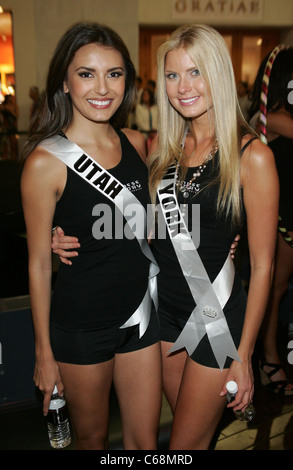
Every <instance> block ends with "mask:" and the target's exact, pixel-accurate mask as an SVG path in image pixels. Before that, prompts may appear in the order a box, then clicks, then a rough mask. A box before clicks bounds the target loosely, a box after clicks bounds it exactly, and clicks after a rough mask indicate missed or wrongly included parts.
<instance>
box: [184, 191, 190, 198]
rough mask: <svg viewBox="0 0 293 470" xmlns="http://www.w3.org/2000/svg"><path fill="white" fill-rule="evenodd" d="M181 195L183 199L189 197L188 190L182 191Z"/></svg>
mask: <svg viewBox="0 0 293 470" xmlns="http://www.w3.org/2000/svg"><path fill="white" fill-rule="evenodd" d="M183 197H184V199H187V198H188V197H189V192H188V191H184V193H183Z"/></svg>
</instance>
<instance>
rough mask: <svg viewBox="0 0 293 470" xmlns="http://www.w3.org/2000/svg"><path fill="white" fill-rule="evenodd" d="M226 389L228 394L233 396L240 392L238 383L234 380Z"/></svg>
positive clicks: (227, 384)
mask: <svg viewBox="0 0 293 470" xmlns="http://www.w3.org/2000/svg"><path fill="white" fill-rule="evenodd" d="M226 388H227V392H228V393H232V394H233V395H234V394H236V393H237V392H238V387H237V383H236V382H234V380H230V382H227V383H226Z"/></svg>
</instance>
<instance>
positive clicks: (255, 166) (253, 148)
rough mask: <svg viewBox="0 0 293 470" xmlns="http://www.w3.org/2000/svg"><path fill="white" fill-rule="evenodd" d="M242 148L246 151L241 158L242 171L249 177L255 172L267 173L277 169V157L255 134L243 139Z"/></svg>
mask: <svg viewBox="0 0 293 470" xmlns="http://www.w3.org/2000/svg"><path fill="white" fill-rule="evenodd" d="M241 147H242V149H243V150H244V151H243V155H242V158H241V167H242V171H244V173H245V174H246V175H247V176H249V177H250V176H251V175H252V174H253V173H255V172H261V171H266V170H267V169H268V168H270V167H272V168H273V167H275V157H274V154H273V152H272V151H271V149H270V148H269V147H268V145H266V144H265V143H263V142H262V141H261V140H260V138H258V137H257V136H256V135H254V134H246V135H245V136H244V137H243V138H242V142H241Z"/></svg>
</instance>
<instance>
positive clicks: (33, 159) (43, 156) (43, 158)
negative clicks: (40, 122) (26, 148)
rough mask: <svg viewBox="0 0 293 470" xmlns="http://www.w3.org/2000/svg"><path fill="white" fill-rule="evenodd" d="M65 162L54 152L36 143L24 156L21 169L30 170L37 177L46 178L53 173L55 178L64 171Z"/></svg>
mask: <svg viewBox="0 0 293 470" xmlns="http://www.w3.org/2000/svg"><path fill="white" fill-rule="evenodd" d="M64 168H65V164H64V163H62V162H61V160H59V159H58V158H57V157H56V156H55V155H54V154H52V153H51V152H49V151H48V150H47V149H45V148H43V147H42V145H41V143H40V144H38V145H37V146H36V147H35V148H34V149H33V150H32V151H31V152H30V153H29V155H28V156H27V157H26V158H25V160H24V164H23V171H27V172H30V173H31V175H32V176H33V175H35V177H38V178H42V179H43V178H44V179H45V178H46V177H48V176H49V175H54V176H55V177H56V178H57V177H58V175H60V173H61V172H64Z"/></svg>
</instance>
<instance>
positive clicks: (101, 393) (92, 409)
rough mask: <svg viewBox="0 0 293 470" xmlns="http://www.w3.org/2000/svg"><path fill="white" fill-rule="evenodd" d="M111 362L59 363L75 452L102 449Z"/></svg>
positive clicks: (105, 428)
mask: <svg viewBox="0 0 293 470" xmlns="http://www.w3.org/2000/svg"><path fill="white" fill-rule="evenodd" d="M113 367H114V359H113V360H111V361H107V362H103V363H100V364H94V365H75V364H65V363H59V369H60V373H61V378H62V382H63V384H64V390H65V395H66V401H67V404H68V409H69V413H70V420H71V424H72V427H73V430H74V435H75V444H76V449H91V450H105V449H106V448H107V445H108V444H107V442H108V423H109V394H110V389H111V384H112V377H113Z"/></svg>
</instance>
